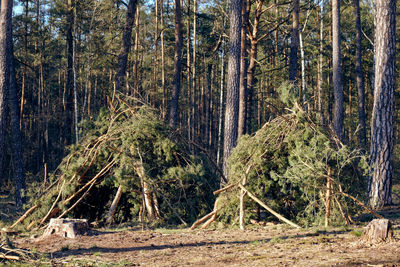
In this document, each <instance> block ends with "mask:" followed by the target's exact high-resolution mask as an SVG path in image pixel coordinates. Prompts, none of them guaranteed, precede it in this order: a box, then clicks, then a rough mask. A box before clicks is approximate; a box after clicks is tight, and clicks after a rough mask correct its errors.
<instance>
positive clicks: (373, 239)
mask: <svg viewBox="0 0 400 267" xmlns="http://www.w3.org/2000/svg"><path fill="white" fill-rule="evenodd" d="M362 239H363V241H365V242H367V243H371V244H376V243H380V242H389V241H391V240H392V239H393V229H392V224H391V223H390V221H389V220H388V219H374V220H372V221H371V222H370V223H369V224H368V225H367V226H366V227H365V229H364V232H363V235H362Z"/></svg>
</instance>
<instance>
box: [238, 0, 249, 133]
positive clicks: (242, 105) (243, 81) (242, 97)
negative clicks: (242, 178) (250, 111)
mask: <svg viewBox="0 0 400 267" xmlns="http://www.w3.org/2000/svg"><path fill="white" fill-rule="evenodd" d="M242 1H243V3H242V30H241V39H240V42H241V44H240V91H239V126H238V138H240V137H241V136H242V135H243V134H245V133H246V110H247V108H246V105H247V64H246V63H247V62H246V61H247V59H246V58H247V50H246V36H247V31H246V25H247V8H246V4H247V0H242Z"/></svg>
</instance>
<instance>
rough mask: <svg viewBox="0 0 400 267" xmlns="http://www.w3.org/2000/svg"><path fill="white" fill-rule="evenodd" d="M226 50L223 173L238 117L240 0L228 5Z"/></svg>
mask: <svg viewBox="0 0 400 267" xmlns="http://www.w3.org/2000/svg"><path fill="white" fill-rule="evenodd" d="M230 7H231V8H230V14H229V21H230V29H229V51H228V85H227V93H226V94H227V95H226V109H225V127H224V161H223V162H224V165H223V170H224V175H225V177H227V174H228V165H227V162H228V158H229V156H230V154H231V152H232V149H233V148H234V147H235V146H236V142H237V133H238V132H237V129H238V119H239V82H240V33H241V26H242V0H232V1H231V5H230Z"/></svg>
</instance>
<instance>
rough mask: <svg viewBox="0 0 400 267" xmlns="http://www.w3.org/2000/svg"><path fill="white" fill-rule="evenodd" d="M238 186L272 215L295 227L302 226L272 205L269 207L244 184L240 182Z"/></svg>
mask: <svg viewBox="0 0 400 267" xmlns="http://www.w3.org/2000/svg"><path fill="white" fill-rule="evenodd" d="M238 186H239V187H240V188H241V189H242V190H243V191H244V192H246V194H247V195H248V196H249V197H250V198H252V199H253V200H254V201H255V202H257V203H258V204H260V206H262V207H263V208H264V209H266V210H267V211H269V212H270V213H271V214H272V215H274V216H275V217H276V218H278V219H279V220H281V221H283V222H285V223H287V224H289V225H291V226H293V227H295V228H299V229H300V228H301V227H300V226H299V225H297V224H295V223H294V222H292V221H290V220H288V219H286V218H285V217H283V216H282V215H280V214H279V213H277V212H276V211H274V210H273V209H271V208H270V207H268V206H267V205H266V204H265V203H264V202H262V201H261V200H260V199H258V198H257V197H256V196H254V195H253V194H252V193H251V192H249V191H248V190H247V189H246V188H245V187H244V186H243V185H241V184H240V183H239V184H238Z"/></svg>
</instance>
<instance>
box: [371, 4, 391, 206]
mask: <svg viewBox="0 0 400 267" xmlns="http://www.w3.org/2000/svg"><path fill="white" fill-rule="evenodd" d="M395 44H396V0H377V14H376V29H375V45H376V53H375V63H376V64H375V86H374V87H375V88H374V107H373V110H372V123H371V150H370V151H371V152H370V155H371V158H370V161H371V162H370V166H371V168H372V173H371V177H370V181H369V186H368V189H369V190H368V194H369V204H370V205H371V207H372V208H379V207H382V206H384V205H390V204H392V181H393V162H392V161H393V123H394V89H395V77H396V66H395V64H396V62H395V60H396V47H395Z"/></svg>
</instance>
